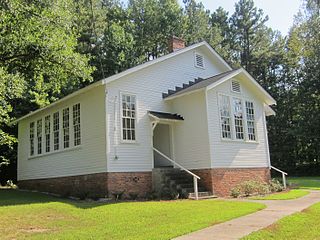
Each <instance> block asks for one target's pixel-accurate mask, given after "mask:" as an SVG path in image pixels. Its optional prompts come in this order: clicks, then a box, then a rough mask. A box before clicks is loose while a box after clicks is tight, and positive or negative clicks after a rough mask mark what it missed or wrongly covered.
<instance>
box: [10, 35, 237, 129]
mask: <svg viewBox="0 0 320 240" xmlns="http://www.w3.org/2000/svg"><path fill="white" fill-rule="evenodd" d="M199 47H205V48H207V50H208V51H209V52H210V53H211V54H212V55H213V56H214V57H215V58H217V59H218V60H219V62H220V63H221V64H222V65H223V66H224V67H225V68H226V69H227V70H232V68H231V67H230V66H229V64H228V63H227V62H226V61H225V60H224V59H223V58H222V57H221V56H220V55H219V54H218V53H217V52H216V51H215V50H214V49H213V48H212V47H211V46H210V45H209V44H208V43H207V42H205V41H203V42H199V43H196V44H193V45H191V46H188V47H185V48H183V49H180V50H178V51H175V52H172V53H169V54H167V55H164V56H161V57H159V58H157V59H154V60H151V61H149V62H146V63H143V64H140V65H138V66H135V67H132V68H129V69H128V70H125V71H123V72H120V73H118V74H115V75H112V76H110V77H107V78H105V79H102V80H100V81H98V82H95V83H93V84H91V85H89V86H87V87H84V88H82V89H79V90H78V91H75V92H73V93H72V94H69V95H67V96H65V97H64V98H61V99H60V100H58V101H56V102H54V103H51V104H49V105H48V106H46V107H43V108H40V109H38V110H36V111H33V112H30V113H28V114H27V115H24V116H23V117H21V118H19V119H16V120H15V121H13V122H11V124H16V123H17V122H19V121H21V120H22V119H25V118H28V117H30V116H32V115H34V114H36V113H39V112H42V111H44V110H45V109H48V108H50V107H52V106H54V105H56V104H58V103H61V102H63V101H65V100H67V99H69V98H71V97H74V96H76V95H78V94H80V93H83V92H85V91H87V90H89V89H92V88H94V87H97V86H100V85H103V84H108V83H110V82H113V81H115V80H117V79H119V78H121V77H124V76H126V75H129V74H131V73H134V72H137V71H139V70H142V69H144V68H147V67H149V66H152V65H154V64H157V63H160V62H163V61H165V60H167V59H170V58H173V57H175V56H177V55H180V54H182V53H185V52H188V51H191V50H193V49H196V48H199Z"/></svg>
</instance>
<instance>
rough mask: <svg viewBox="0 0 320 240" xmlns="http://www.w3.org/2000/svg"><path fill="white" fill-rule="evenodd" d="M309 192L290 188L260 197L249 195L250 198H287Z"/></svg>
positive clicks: (294, 197)
mask: <svg viewBox="0 0 320 240" xmlns="http://www.w3.org/2000/svg"><path fill="white" fill-rule="evenodd" d="M307 194H309V192H308V191H305V190H300V189H292V190H290V191H287V192H280V193H273V194H269V195H266V196H261V197H251V199H255V200H289V199H296V198H300V197H303V196H305V195H307Z"/></svg>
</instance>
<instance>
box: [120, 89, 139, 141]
mask: <svg viewBox="0 0 320 240" xmlns="http://www.w3.org/2000/svg"><path fill="white" fill-rule="evenodd" d="M124 95H125V96H130V97H134V99H135V102H134V104H135V117H134V129H133V130H134V133H135V139H134V140H132V139H130V140H128V139H123V137H124V136H123V130H124V129H123V124H122V119H123V118H124V117H125V118H127V117H126V116H123V108H122V96H124ZM119 103H120V104H119V105H120V138H121V139H120V142H121V143H137V114H138V104H137V94H135V93H131V92H120V101H119ZM129 119H132V118H129ZM130 129H131V128H130ZM130 129H129V130H130ZM131 130H132V129H131Z"/></svg>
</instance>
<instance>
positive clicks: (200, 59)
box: [195, 53, 204, 68]
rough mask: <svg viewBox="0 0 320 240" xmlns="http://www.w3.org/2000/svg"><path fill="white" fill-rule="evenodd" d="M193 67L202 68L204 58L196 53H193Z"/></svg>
mask: <svg viewBox="0 0 320 240" xmlns="http://www.w3.org/2000/svg"><path fill="white" fill-rule="evenodd" d="M195 65H196V67H199V68H204V58H203V56H202V55H200V54H198V53H195Z"/></svg>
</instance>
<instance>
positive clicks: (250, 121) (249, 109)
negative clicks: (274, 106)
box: [246, 101, 256, 141]
mask: <svg viewBox="0 0 320 240" xmlns="http://www.w3.org/2000/svg"><path fill="white" fill-rule="evenodd" d="M246 114H247V115H246V117H247V129H248V139H249V140H250V141H255V140H256V130H255V123H254V121H255V119H254V107H253V102H249V101H246Z"/></svg>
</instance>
